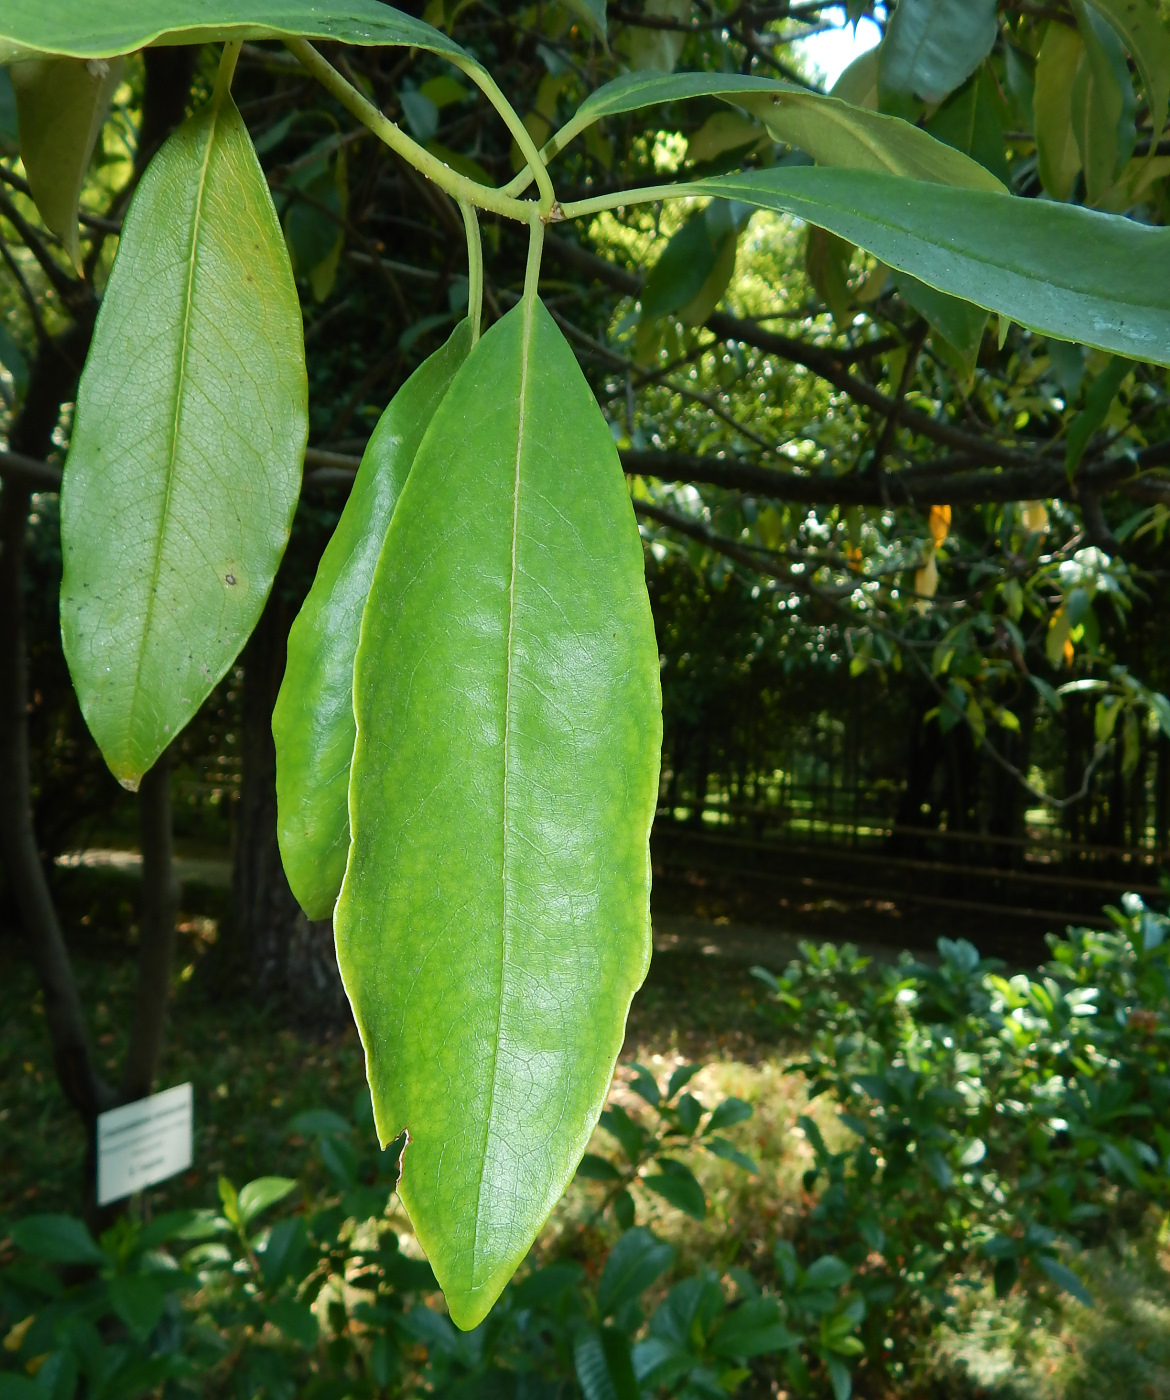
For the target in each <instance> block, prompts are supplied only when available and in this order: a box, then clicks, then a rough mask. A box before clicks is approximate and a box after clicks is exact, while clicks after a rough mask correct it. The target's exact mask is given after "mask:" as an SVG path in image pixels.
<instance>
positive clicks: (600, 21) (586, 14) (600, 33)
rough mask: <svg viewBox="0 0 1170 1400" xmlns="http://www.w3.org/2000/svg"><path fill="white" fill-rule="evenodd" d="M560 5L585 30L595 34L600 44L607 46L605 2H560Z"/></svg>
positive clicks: (591, 0)
mask: <svg viewBox="0 0 1170 1400" xmlns="http://www.w3.org/2000/svg"><path fill="white" fill-rule="evenodd" d="M562 3H563V4H564V6H565V8H566V9H567V10H569V11H570V12H571V13H572V14H574V15H575V16H576V17H577V19H579V20H580V21H581V22H582V23H583V24H584V25H585V28H586V29H588V30H590V31H591V32H592V33H594V34H596V35H597V37H598V38H599V39H600V40H601V42H602V43H603V44H605V45H607V46H608V43H609V40H608V29H607V21H606V14H605V0H562Z"/></svg>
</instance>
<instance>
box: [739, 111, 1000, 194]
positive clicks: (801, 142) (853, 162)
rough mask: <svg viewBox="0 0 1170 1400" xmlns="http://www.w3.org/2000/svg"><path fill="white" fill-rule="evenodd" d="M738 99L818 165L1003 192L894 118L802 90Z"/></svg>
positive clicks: (986, 175)
mask: <svg viewBox="0 0 1170 1400" xmlns="http://www.w3.org/2000/svg"><path fill="white" fill-rule="evenodd" d="M740 101H741V102H742V105H743V106H745V107H746V108H747V109H748V111H749V112H753V113H754V114H755V115H756V116H758V117H759V119H760V120H761V121H762V122H763V123H764V125H765V126H766V127H767V128H768V132H769V134H770V135H771V136H772V137H773V138H774V139H775V140H777V141H787V142H788V143H789V145H792V146H799V147H800V149H801V150H802V151H807V152H808V154H809V155H810V156H812V158H813V160H815V161H816V162H817V164H818V165H839V166H845V167H847V168H848V169H850V170H879V171H887V172H888V173H889V174H891V175H905V176H907V177H908V178H910V179H912V180H930V181H933V182H937V183H938V184H943V185H964V186H968V187H970V188H971V189H976V190H1002V189H1003V185H1002V184H1001V183H1000V181H999V180H998V179H996V177H995V176H994V175H992V174H991V172H990V171H989V170H987V169H985V168H984V167H983V166H982V165H980V164H979V162H978V161H977V160H972V159H971V157H970V156H968V155H966V154H964V152H962V151H960V150H956V149H955V148H954V147H953V146H950V145H947V144H945V143H944V142H942V141H938V140H936V139H935V138H934V137H933V136H931V135H930V134H929V132H926V131H923V130H922V129H921V128H920V127H917V126H911V125H910V123H909V122H904V121H902V120H901V119H900V118H899V117H888V116H885V115H883V114H882V113H881V112H871V111H870V110H869V109H868V108H866V107H854V106H852V105H851V104H850V103H848V102H842V101H840V100H839V99H838V98H836V97H820V96H817V95H816V94H814V93H808V92H784V93H778V94H776V95H775V96H773V97H760V96H746V97H744V98H741V99H740Z"/></svg>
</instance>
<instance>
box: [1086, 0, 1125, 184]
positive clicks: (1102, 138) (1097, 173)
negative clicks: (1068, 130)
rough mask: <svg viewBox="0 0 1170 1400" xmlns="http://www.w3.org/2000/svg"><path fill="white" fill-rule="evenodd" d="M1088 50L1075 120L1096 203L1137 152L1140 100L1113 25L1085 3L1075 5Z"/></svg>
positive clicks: (1088, 181) (1087, 179)
mask: <svg viewBox="0 0 1170 1400" xmlns="http://www.w3.org/2000/svg"><path fill="white" fill-rule="evenodd" d="M1074 11H1075V13H1076V16H1077V20H1078V23H1079V25H1080V32H1081V38H1082V40H1083V42H1084V46H1085V51H1084V54H1083V56H1082V58H1081V61H1080V63H1079V65H1078V66H1077V72H1076V76H1075V78H1074V79H1073V90H1072V124H1073V134H1074V135H1075V137H1076V142H1077V149H1078V150H1079V151H1080V155H1081V165H1082V167H1083V169H1084V172H1085V193H1086V195H1087V197H1088V201H1089V203H1090V204H1097V203H1099V202H1100V200H1101V199H1102V197H1103V196H1104V195H1105V194H1106V192H1107V191H1108V190H1109V189H1110V187H1111V186H1112V184H1113V182H1114V180H1115V179H1116V177H1117V176H1118V175H1119V174H1120V173H1121V170H1122V168H1123V167H1124V165H1125V163H1126V161H1128V160H1129V158H1130V156H1131V155H1132V154H1133V148H1134V142H1135V140H1136V137H1137V131H1136V128H1135V126H1134V112H1135V110H1136V105H1137V104H1136V99H1135V97H1134V91H1133V83H1132V82H1131V81H1130V77H1129V69H1128V67H1127V66H1126V62H1125V53H1124V52H1123V50H1122V47H1121V43H1120V41H1119V40H1118V38H1117V36H1116V35H1115V34H1114V33H1113V31H1112V29H1110V28H1109V26H1108V25H1107V24H1106V23H1105V22H1104V21H1103V20H1102V19H1101V18H1100V17H1099V16H1098V15H1097V14H1096V12H1095V11H1093V10H1091V9H1089V8H1088V7H1087V6H1086V5H1084V4H1078V5H1075V6H1074Z"/></svg>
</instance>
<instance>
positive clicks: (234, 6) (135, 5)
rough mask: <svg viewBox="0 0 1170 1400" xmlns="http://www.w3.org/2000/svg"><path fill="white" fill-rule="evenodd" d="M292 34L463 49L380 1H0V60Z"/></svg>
mask: <svg viewBox="0 0 1170 1400" xmlns="http://www.w3.org/2000/svg"><path fill="white" fill-rule="evenodd" d="M294 36H300V37H302V38H305V39H335V40H337V41H338V42H339V43H343V44H405V45H410V46H412V47H414V48H420V49H431V50H432V51H433V52H435V53H453V54H462V53H463V50H462V49H461V48H460V47H459V45H458V44H456V43H455V41H454V40H453V39H448V38H447V36H446V35H445V34H441V33H440V32H439V31H438V30H437V29H432V27H431V26H430V25H429V24H424V23H423V21H422V20H420V19H414V18H413V17H412V16H411V15H404V14H401V13H400V12H399V11H398V10H394V9H391V7H390V6H389V5H383V4H381V3H380V0H334V3H329V0H326V3H318V0H151V3H150V4H148V5H144V4H143V3H142V0H101V3H100V4H78V3H77V0H4V6H3V9H2V10H0V63H8V62H10V61H11V60H12V59H14V58H22V57H26V56H28V55H30V54H32V53H51V54H69V55H72V56H73V57H76V58H109V57H110V56H111V55H113V54H121V53H132V52H133V51H134V50H135V49H140V48H143V47H144V46H145V45H147V44H154V43H160V42H161V43H167V44H202V43H208V42H210V41H211V40H223V39H250V40H255V39H280V38H291V37H294Z"/></svg>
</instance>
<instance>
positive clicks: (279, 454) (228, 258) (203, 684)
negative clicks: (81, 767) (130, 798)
mask: <svg viewBox="0 0 1170 1400" xmlns="http://www.w3.org/2000/svg"><path fill="white" fill-rule="evenodd" d="M307 400H308V384H307V380H306V375H305V359H304V339H303V335H302V331H301V314H300V305H299V302H298V300H297V293H296V287H295V285H294V283H293V278H292V270H291V269H290V267H289V264H288V254H287V252H286V251H285V246H284V239H283V238H282V236H281V232H280V226H279V225H278V223H277V221H276V211H275V210H274V209H273V207H272V200H271V197H270V195H269V193H268V186H267V184H266V183H265V180H264V175H263V172H262V171H261V169H260V165H259V162H258V161H257V159H256V154H255V152H254V151H253V149H252V143H251V141H250V140H249V138H248V133H247V131H246V129H245V127H244V124H243V122H242V121H241V120H240V116H239V113H238V112H237V111H236V109H235V107H234V105H233V104H232V103H231V101H230V99H228V100H226V101H225V103H224V104H223V106H222V107H221V108H220V109H219V111H218V113H217V112H215V111H214V110H212V109H211V108H210V107H207V108H204V109H203V110H202V111H200V112H198V113H197V114H196V115H195V116H194V117H192V118H190V119H189V120H188V121H187V122H185V123H184V125H183V126H182V127H180V128H179V130H178V131H177V132H175V134H174V135H173V136H171V137H170V139H169V140H168V141H167V142H166V144H165V145H164V146H163V147H162V149H161V150H160V151H159V152H158V154H157V155H156V156H155V157H154V159H153V160H152V161H151V163H150V165H149V167H148V168H147V171H146V174H145V176H144V177H143V180H142V183H141V185H140V186H139V188H138V191H137V193H136V194H135V196H134V200H133V202H132V203H131V205H130V209H129V211H128V213H127V215H126V221H125V224H124V227H123V231H122V238H121V242H120V244H119V248H118V255H117V257H116V259H115V261H114V267H113V271H112V272H111V275H110V280H109V284H108V286H107V288H106V293H105V296H104V297H103V299H102V307H101V312H100V314H99V316H98V321H97V327H96V329H95V332H94V340H93V346H92V348H91V350H90V353H89V358H88V360H87V362H86V367H85V371H84V373H83V375H82V377H81V386H80V389H79V392H78V401H77V417H76V421H75V424H74V429H73V438H72V443H71V446H70V449H69V456H68V459H67V461H66V463H65V474H64V480H63V482H62V490H61V542H62V552H63V555H64V578H63V580H62V584H61V631H62V638H63V641H64V647H65V656H66V659H67V661H68V663H69V669H70V672H71V674H72V676H73V683H74V687H75V689H76V691H77V694H78V698H79V700H80V702H81V709H82V713H83V714H84V715H85V719H86V723H87V724H88V725H89V727H90V730H91V732H92V733H93V736H94V738H95V739H96V740H97V743H98V746H99V748H100V749H101V751H102V754H103V756H104V757H105V759H106V762H107V763H108V764H109V765H110V768H111V769H112V770H113V772H114V775H115V776H116V777H117V778H118V779H119V780H120V781H121V782H123V783H125V784H127V785H128V786H134V785H135V784H136V783H137V780H138V779H139V778H140V777H141V775H142V774H143V773H144V772H145V771H146V770H147V769H148V768H149V767H150V766H151V764H152V763H153V762H154V761H155V759H156V758H157V757H158V755H159V754H160V753H161V752H162V750H163V749H164V748H165V747H166V745H167V744H168V743H169V742H170V741H171V739H173V738H174V737H175V735H176V734H177V733H178V732H179V730H180V729H182V728H183V726H184V725H185V724H186V723H187V721H188V720H189V719H190V718H191V716H192V715H193V714H194V713H195V711H196V710H197V709H198V708H199V706H200V704H201V703H202V702H203V700H204V698H205V697H206V696H207V694H208V692H209V691H210V690H211V688H212V687H213V686H214V685H215V684H216V682H217V681H218V680H219V679H220V677H221V676H222V675H223V674H224V672H225V671H226V670H227V668H228V666H230V665H231V663H232V661H233V660H234V659H235V657H236V655H237V653H238V652H239V650H240V647H241V646H242V645H243V643H244V640H245V639H246V638H247V636H248V634H249V633H250V632H251V630H252V628H253V627H254V626H255V623H256V620H257V618H258V617H259V615H260V611H261V609H262V607H263V605H264V600H265V598H266V597H267V595H268V590H269V588H270V587H271V584H272V579H273V576H274V575H275V572H276V567H277V564H278V563H279V561H280V557H281V554H282V553H283V551H284V547H285V544H286V542H287V540H288V532H289V528H290V526H291V523H292V515H293V511H294V509H295V507H296V501H297V495H298V493H299V490H300V475H301V463H302V459H303V456H304V447H305V439H306V436H307V433H308V403H307Z"/></svg>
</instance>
